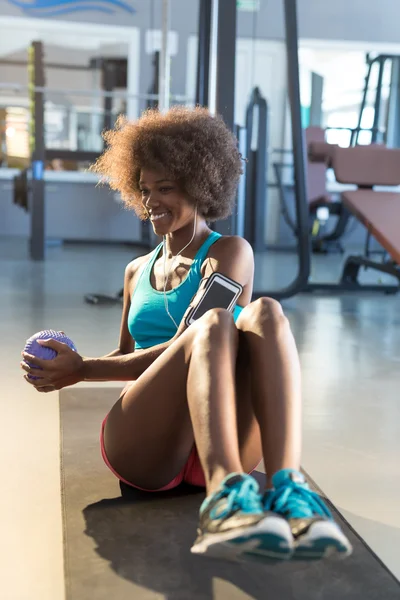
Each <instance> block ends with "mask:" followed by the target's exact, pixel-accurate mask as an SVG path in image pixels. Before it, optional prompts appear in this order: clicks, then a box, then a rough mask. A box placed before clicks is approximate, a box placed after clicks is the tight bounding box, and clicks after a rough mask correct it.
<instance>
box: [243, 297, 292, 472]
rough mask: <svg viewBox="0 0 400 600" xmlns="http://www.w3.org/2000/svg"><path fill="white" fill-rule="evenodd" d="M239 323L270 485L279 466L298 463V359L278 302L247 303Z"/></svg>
mask: <svg viewBox="0 0 400 600" xmlns="http://www.w3.org/2000/svg"><path fill="white" fill-rule="evenodd" d="M237 327H238V329H239V330H240V331H241V333H242V344H243V347H244V348H245V349H246V353H247V355H248V358H249V369H250V372H251V381H252V394H251V398H252V402H253V409H254V412H255V415H256V418H257V421H258V423H259V424H260V427H261V435H262V446H263V455H264V460H265V467H266V470H267V475H268V482H269V484H270V483H271V477H272V475H273V474H274V473H276V472H277V471H280V470H281V469H286V468H290V469H299V466H300V453H301V374H300V361H299V357H298V354H297V349H296V344H295V341H294V338H293V335H292V332H291V330H290V325H289V321H288V320H287V318H286V317H285V315H284V314H283V311H282V308H281V306H280V304H279V303H278V302H276V301H274V300H272V299H270V298H260V299H259V300H256V301H255V302H253V303H252V304H249V305H248V306H246V308H245V309H244V310H243V311H242V313H241V315H240V317H239V319H238V321H237Z"/></svg>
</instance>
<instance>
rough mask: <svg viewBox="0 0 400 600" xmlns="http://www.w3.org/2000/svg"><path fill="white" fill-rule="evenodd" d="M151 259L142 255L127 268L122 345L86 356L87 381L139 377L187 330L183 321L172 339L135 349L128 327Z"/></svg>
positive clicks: (121, 330)
mask: <svg viewBox="0 0 400 600" xmlns="http://www.w3.org/2000/svg"><path fill="white" fill-rule="evenodd" d="M147 260H148V256H142V257H140V258H137V259H135V260H133V261H132V262H131V263H129V265H128V266H127V267H126V269H125V277H124V298H123V308H122V318H121V327H120V336H119V344H118V348H116V349H115V350H113V351H112V352H110V354H107V355H106V356H102V357H100V358H84V361H83V362H84V364H83V372H82V375H83V379H84V380H85V381H130V380H131V379H137V378H138V377H140V375H141V374H142V373H144V371H145V370H146V369H147V368H148V367H149V366H150V365H151V364H152V363H153V362H154V361H155V360H156V358H158V357H159V356H160V355H161V354H162V353H163V352H164V351H165V350H166V349H167V348H168V347H169V346H170V345H171V344H172V343H173V342H174V341H175V339H176V338H177V337H179V336H180V335H181V333H182V332H183V331H184V330H185V329H186V326H185V325H184V322H182V324H181V325H180V327H179V329H178V331H177V333H176V334H175V336H174V337H173V338H172V339H171V340H169V341H168V342H165V343H164V344H159V345H157V346H153V347H152V348H149V349H148V350H139V351H135V342H134V340H133V338H132V336H131V334H130V332H129V329H128V315H129V309H130V306H131V297H132V294H133V291H134V288H135V285H136V283H137V281H138V279H139V277H140V273H141V269H142V268H143V267H144V265H145V263H146V262H147Z"/></svg>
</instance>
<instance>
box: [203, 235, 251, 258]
mask: <svg viewBox="0 0 400 600" xmlns="http://www.w3.org/2000/svg"><path fill="white" fill-rule="evenodd" d="M209 256H210V257H212V258H217V259H221V258H226V257H228V258H231V259H232V258H235V259H236V258H238V257H243V258H247V259H251V260H253V257H254V254H253V248H252V247H251V245H250V244H249V242H248V241H247V240H245V239H244V238H242V237H240V236H239V235H223V236H221V237H220V238H219V239H218V240H217V241H216V242H215V243H214V244H213V245H212V246H211V248H210V251H209Z"/></svg>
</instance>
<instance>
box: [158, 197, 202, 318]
mask: <svg viewBox="0 0 400 600" xmlns="http://www.w3.org/2000/svg"><path fill="white" fill-rule="evenodd" d="M196 225H197V204H196V208H195V213H194V227H193V235H192V237H191V238H190V242H188V243H187V244H186V246H184V247H183V248H182V250H179V252H178V253H177V254H176V255H175V256H174V258H173V260H172V262H171V265H170V267H169V269H168V273H167V274H166V273H165V267H166V264H167V238H166V236H165V235H164V237H163V257H164V304H165V310H166V311H167V315H168V316H169V318H170V319H171V321H172V322H173V324H174V325H175V327H176V329H178V327H179V325H178V324H177V323H176V321H175V319H174V317H173V316H172V315H171V313H170V312H169V307H168V298H167V294H166V291H167V283H168V278H169V275H170V273H171V271H172V267H173V266H174V262H175V260H176V258H178V256H180V254H182V252H184V251H185V250H186V248H188V247H189V246H190V244H191V243H192V242H193V240H194V236H195V235H196Z"/></svg>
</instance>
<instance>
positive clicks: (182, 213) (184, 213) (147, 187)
mask: <svg viewBox="0 0 400 600" xmlns="http://www.w3.org/2000/svg"><path fill="white" fill-rule="evenodd" d="M139 186H140V191H141V194H142V203H143V206H144V207H145V209H146V211H147V213H148V214H149V217H150V221H151V224H152V226H153V229H154V232H155V233H156V234H157V235H159V236H163V235H167V234H168V233H173V232H175V231H178V230H179V229H182V228H183V227H185V226H186V225H189V224H190V223H193V219H194V214H195V211H194V204H193V202H190V201H189V200H188V199H187V196H186V194H185V193H184V192H183V190H182V189H181V187H180V186H179V184H178V183H177V182H176V181H173V180H171V179H168V176H167V175H165V173H163V172H161V171H152V170H150V169H142V171H141V173H140V181H139Z"/></svg>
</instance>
